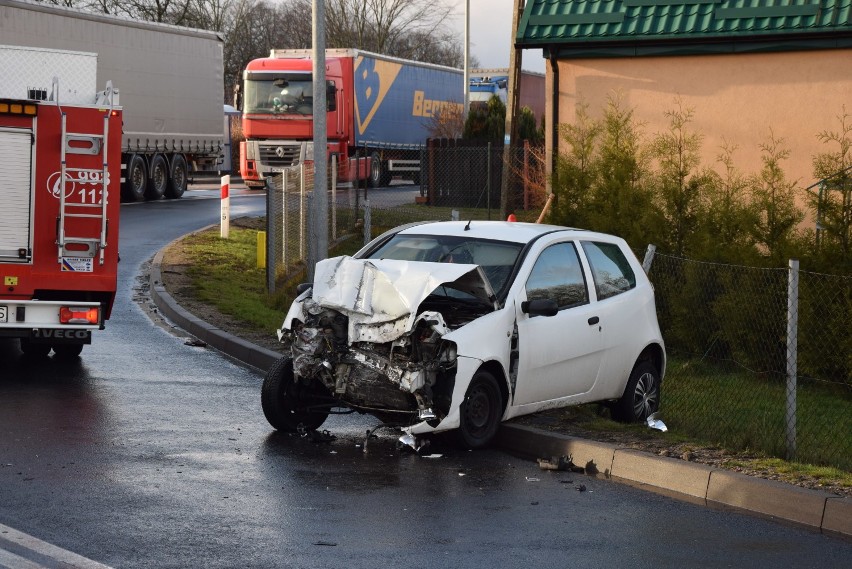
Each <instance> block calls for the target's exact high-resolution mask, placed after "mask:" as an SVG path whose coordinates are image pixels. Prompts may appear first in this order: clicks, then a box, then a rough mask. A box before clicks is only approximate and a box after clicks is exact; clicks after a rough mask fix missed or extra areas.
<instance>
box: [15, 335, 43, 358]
mask: <svg viewBox="0 0 852 569" xmlns="http://www.w3.org/2000/svg"><path fill="white" fill-rule="evenodd" d="M21 351H22V352H24V355H25V356H27V357H30V358H45V357H47V354H49V353H50V344H39V343H36V342H31V341H30V340H29V339H27V338H21Z"/></svg>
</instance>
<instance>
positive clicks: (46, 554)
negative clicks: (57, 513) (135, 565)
mask: <svg viewBox="0 0 852 569" xmlns="http://www.w3.org/2000/svg"><path fill="white" fill-rule="evenodd" d="M0 540H6V541H9V542H12V543H14V544H15V545H17V546H19V547H21V548H23V549H25V550H26V551H27V552H32V553H34V554H36V555H35V556H34V557H39V558H44V559H47V560H49V561H56V562H58V563H61V564H62V567H63V568H65V567H67V568H69V569H111V568H110V567H109V566H107V565H104V564H102V563H98V562H97V561H92V560H91V559H86V558H85V557H83V556H82V555H77V554H76V553H73V552H71V551H68V550H66V549H62V548H61V547H57V546H55V545H52V544H50V543H47V542H46V541H42V540H40V539H37V538H35V537H33V536H31V535H27V534H25V533H23V532H20V531H18V530H15V529H12V528H10V527H9V526H4V525H3V524H0ZM2 546H3V543H2V541H0V567H2V568H4V569H5V568H8V569H50V568H51V567H55V566H57V564H58V563H57V564H50V565H41V564H39V563H38V562H36V561H33V560H31V559H27V558H26V557H22V556H21V555H18V554H15V553H12V552H10V551H7V550H5V549H3V547H2ZM19 553H23V554H24V555H26V552H24V551H19Z"/></svg>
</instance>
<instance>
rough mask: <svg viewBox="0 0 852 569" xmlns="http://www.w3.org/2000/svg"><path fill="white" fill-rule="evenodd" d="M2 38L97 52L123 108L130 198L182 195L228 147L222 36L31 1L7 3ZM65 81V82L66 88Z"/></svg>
mask: <svg viewBox="0 0 852 569" xmlns="http://www.w3.org/2000/svg"><path fill="white" fill-rule="evenodd" d="M0 38H2V40H0V43H3V44H6V45H12V46H26V47H37V48H49V49H62V50H72V51H79V52H93V53H96V54H97V84H99V85H100V84H104V83H105V82H106V81H107V80H111V81H112V83H113V85H114V86H115V87H116V90H117V93H118V102H117V103H116V104H120V105H121V106H122V107H123V108H124V133H123V135H122V148H121V152H122V154H121V161H122V164H123V168H124V171H123V178H124V182H123V184H122V198H123V199H124V200H126V201H140V200H143V199H149V200H153V199H160V198H161V197H163V196H167V197H171V198H179V197H181V195H183V193H184V191H185V190H186V186H187V183H188V180H189V177H190V173H191V172H196V171H213V172H215V171H217V170H218V169H219V168H220V166H219V165H220V163H221V161H222V157H223V151H224V148H225V135H224V129H223V120H222V117H223V100H224V75H223V65H222V46H223V40H222V38H221V36H220V35H219V34H217V33H215V32H209V31H205V30H196V29H191V28H184V27H180V26H172V25H168V24H158V23H154V22H144V21H137V20H130V19H127V18H119V17H115V16H107V15H102V14H95V13H90V12H83V11H80V10H75V9H70V8H62V7H58V6H53V5H47V4H44V3H36V2H30V1H27V0H0ZM61 88H62V86H61V85H60V90H61Z"/></svg>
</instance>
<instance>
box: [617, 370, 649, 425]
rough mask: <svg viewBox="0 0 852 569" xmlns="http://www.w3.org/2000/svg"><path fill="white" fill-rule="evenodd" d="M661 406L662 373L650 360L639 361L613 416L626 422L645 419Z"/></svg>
mask: <svg viewBox="0 0 852 569" xmlns="http://www.w3.org/2000/svg"><path fill="white" fill-rule="evenodd" d="M659 408H660V373H659V372H658V371H657V368H655V367H654V366H653V364H651V363H650V362H639V363H638V364H636V367H634V368H633V371H632V372H631V373H630V379H628V380H627V386H626V387H625V388H624V394H623V395H622V396H621V399H619V400H618V401H617V402H616V403H615V404H614V405H613V406H612V416H613V418H614V419H615V420H617V421H621V422H624V423H632V422H638V421H645V420H646V419H647V418H648V417H649V416H650V415H651V414H653V413H656V412H657V410H658V409H659Z"/></svg>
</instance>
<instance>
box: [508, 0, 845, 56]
mask: <svg viewBox="0 0 852 569" xmlns="http://www.w3.org/2000/svg"><path fill="white" fill-rule="evenodd" d="M767 3H769V4H771V5H769V6H767V5H766V4H767ZM759 4H764V5H763V6H760V5H759ZM515 46H516V47H518V48H522V49H523V48H542V49H544V52H545V57H550V55H551V54H555V55H556V56H557V57H558V58H567V57H571V58H607V57H642V56H660V55H697V54H722V53H750V52H752V53H753V52H773V51H802V50H818V49H849V48H852V0H774V3H773V0H768V2H767V0H693V1H691V2H689V1H684V0H573V1H572V0H528V1H527V3H526V6H525V8H524V13H523V15H522V17H521V20H520V21H519V23H518V33H517V36H516V42H515Z"/></svg>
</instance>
